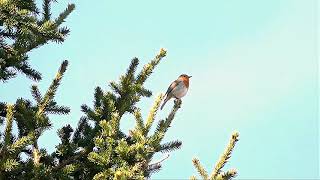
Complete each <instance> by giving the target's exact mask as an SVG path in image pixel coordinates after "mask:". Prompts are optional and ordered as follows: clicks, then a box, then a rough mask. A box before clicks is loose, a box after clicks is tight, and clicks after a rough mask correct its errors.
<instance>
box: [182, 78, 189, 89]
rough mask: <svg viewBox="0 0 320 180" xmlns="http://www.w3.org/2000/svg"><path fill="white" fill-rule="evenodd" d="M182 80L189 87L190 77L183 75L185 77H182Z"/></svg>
mask: <svg viewBox="0 0 320 180" xmlns="http://www.w3.org/2000/svg"><path fill="white" fill-rule="evenodd" d="M182 82H183V84H184V85H185V86H186V87H187V88H189V78H185V77H183V78H182Z"/></svg>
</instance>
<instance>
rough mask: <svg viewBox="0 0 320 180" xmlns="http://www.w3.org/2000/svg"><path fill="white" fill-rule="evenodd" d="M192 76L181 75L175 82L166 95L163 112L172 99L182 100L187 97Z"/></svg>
mask: <svg viewBox="0 0 320 180" xmlns="http://www.w3.org/2000/svg"><path fill="white" fill-rule="evenodd" d="M191 77H192V76H188V75H186V74H181V75H180V76H179V77H178V79H177V80H175V81H173V82H172V83H171V84H170V86H169V88H168V90H167V92H166V94H165V99H164V101H163V103H162V105H161V108H160V109H161V110H162V108H163V107H164V105H165V104H166V103H167V101H169V100H170V99H171V98H176V99H181V98H182V97H183V96H185V95H186V94H187V92H188V89H189V79H190V78H191Z"/></svg>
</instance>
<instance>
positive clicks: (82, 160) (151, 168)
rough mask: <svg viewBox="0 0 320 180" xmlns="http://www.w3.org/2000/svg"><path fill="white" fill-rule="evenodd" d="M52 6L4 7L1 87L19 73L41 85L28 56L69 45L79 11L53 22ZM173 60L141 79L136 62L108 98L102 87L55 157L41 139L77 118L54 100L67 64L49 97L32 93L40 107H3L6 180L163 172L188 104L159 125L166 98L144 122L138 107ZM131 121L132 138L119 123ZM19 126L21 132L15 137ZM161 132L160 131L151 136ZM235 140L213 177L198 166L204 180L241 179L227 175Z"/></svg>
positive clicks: (26, 1) (0, 166)
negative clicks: (61, 120) (57, 123)
mask: <svg viewBox="0 0 320 180" xmlns="http://www.w3.org/2000/svg"><path fill="white" fill-rule="evenodd" d="M53 2H54V1H53V0H44V1H43V7H42V9H41V11H40V10H39V9H38V8H37V7H36V4H35V2H34V1H33V0H0V47H1V49H0V81H2V83H3V82H6V81H8V80H10V79H11V78H13V77H15V76H16V75H17V73H18V72H22V73H23V74H25V75H27V76H28V77H30V78H31V79H33V80H37V81H38V80H40V79H41V75H40V73H39V72H38V71H36V70H34V69H32V68H31V67H30V66H29V64H28V56H27V54H28V52H30V51H31V50H33V49H35V48H37V47H40V46H42V45H44V44H46V43H48V42H49V41H53V42H63V40H64V39H65V37H66V35H67V34H68V33H69V30H68V28H66V27H61V24H62V23H63V22H64V20H65V19H66V17H67V16H68V15H69V14H70V13H71V12H72V10H73V9H74V5H73V4H70V5H68V7H67V8H66V9H65V11H63V12H62V13H61V14H60V15H59V16H58V17H57V18H56V19H52V17H51V11H50V9H51V4H52V3H53ZM166 53H167V52H166V50H164V49H161V50H160V52H159V53H158V54H157V55H156V56H155V58H154V59H152V60H151V61H150V62H149V63H147V64H146V65H144V66H143V68H142V70H141V71H139V72H137V67H138V65H139V60H138V58H133V59H132V60H131V63H130V65H129V68H128V69H127V71H126V72H125V73H124V74H123V75H122V76H120V79H119V81H118V82H116V81H112V82H111V83H110V84H109V88H106V90H104V89H103V88H101V87H96V88H95V90H94V99H93V107H90V106H88V105H82V106H81V109H82V111H83V113H84V116H83V117H81V118H80V120H79V123H78V126H77V127H76V128H75V129H73V128H72V127H71V126H70V125H66V126H64V127H62V128H61V129H59V130H58V132H57V134H58V136H59V137H60V143H59V144H58V145H57V146H56V148H55V150H54V152H53V153H48V152H47V150H46V149H45V147H39V145H38V139H39V137H40V136H41V135H42V134H43V133H44V132H45V131H47V130H49V129H50V127H52V123H51V121H50V118H49V115H50V114H60V115H63V114H68V113H69V111H70V109H69V108H68V107H65V106H61V105H58V104H57V103H56V102H55V100H54V97H55V94H56V93H57V90H58V87H59V85H60V83H61V81H62V77H63V74H64V73H65V71H66V70H67V66H68V61H67V60H65V61H63V62H62V64H61V66H60V68H59V69H58V72H57V74H56V76H55V77H54V79H53V81H52V83H51V85H49V87H48V89H47V91H46V92H45V93H40V91H39V89H38V87H37V86H36V85H33V86H31V94H32V96H33V100H28V99H23V98H19V99H17V100H16V102H14V103H6V102H0V125H1V127H3V128H2V129H3V131H2V132H0V180H1V179H21V180H22V179H23V180H25V179H145V178H148V177H151V175H152V174H153V173H155V172H157V171H159V170H160V168H161V162H162V161H163V160H165V159H166V158H168V156H167V157H165V158H164V159H162V160H161V161H158V162H153V158H154V156H155V154H157V153H168V152H170V151H173V150H176V149H179V148H180V147H181V145H182V142H181V141H179V140H173V141H170V142H163V139H164V136H165V134H166V132H167V131H168V129H169V127H170V125H171V123H172V121H173V120H174V117H175V115H176V113H177V111H178V110H179V108H180V107H181V104H182V101H181V100H175V102H174V106H173V107H172V110H171V112H170V113H169V114H168V116H167V117H166V118H164V119H159V120H158V119H156V118H155V117H156V114H157V112H158V110H159V106H160V103H161V101H162V98H163V95H162V94H159V95H157V96H156V98H155V100H154V104H153V106H152V107H151V108H150V111H149V114H148V116H147V117H146V118H143V117H142V115H141V109H140V108H139V107H138V106H137V103H138V102H139V101H140V100H142V98H149V97H151V96H152V92H151V91H150V90H149V89H147V88H146V87H145V86H144V83H145V82H146V80H147V79H148V77H149V76H150V75H151V74H152V73H153V71H154V69H155V68H156V66H157V65H158V64H159V63H160V62H161V61H162V60H163V58H164V57H165V56H166ZM108 89H109V90H108ZM125 114H127V115H129V116H124V115H125ZM128 120H133V121H135V126H134V127H132V129H131V130H130V131H129V133H127V134H126V133H125V132H123V131H122V130H121V129H120V123H126V122H125V121H128ZM14 124H16V125H17V131H14V130H13V127H14ZM66 124H67V123H66ZM154 125H155V126H156V129H155V130H154V131H151V127H152V126H154ZM14 132H17V133H14ZM232 137H233V138H232V140H231V141H230V145H229V146H228V148H227V151H226V153H225V154H224V155H223V156H222V158H221V159H220V161H219V163H217V165H216V168H215V170H214V171H213V173H212V174H211V176H210V177H209V176H208V174H206V173H205V170H204V168H203V167H202V166H201V165H200V163H199V161H198V160H196V159H195V160H194V161H193V162H194V165H195V166H196V168H197V169H198V171H199V172H200V174H201V176H202V177H203V178H204V179H208V178H210V179H231V178H232V177H234V176H235V171H226V172H222V170H221V169H222V168H223V166H224V164H225V162H226V161H227V160H228V158H229V157H230V155H231V151H232V149H233V147H234V144H235V142H236V141H237V140H238V139H237V138H238V135H237V134H235V135H233V136H232Z"/></svg>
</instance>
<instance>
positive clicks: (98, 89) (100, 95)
mask: <svg viewBox="0 0 320 180" xmlns="http://www.w3.org/2000/svg"><path fill="white" fill-rule="evenodd" d="M102 98H103V91H102V89H101V87H99V86H98V87H96V89H95V92H94V107H95V108H98V107H101V100H102Z"/></svg>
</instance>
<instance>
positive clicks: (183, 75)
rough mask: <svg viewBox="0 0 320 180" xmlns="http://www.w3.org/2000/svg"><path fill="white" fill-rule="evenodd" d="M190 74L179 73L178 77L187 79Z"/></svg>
mask: <svg viewBox="0 0 320 180" xmlns="http://www.w3.org/2000/svg"><path fill="white" fill-rule="evenodd" d="M191 77H192V76H188V75H186V74H181V75H180V76H179V78H183V79H189V78H191Z"/></svg>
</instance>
